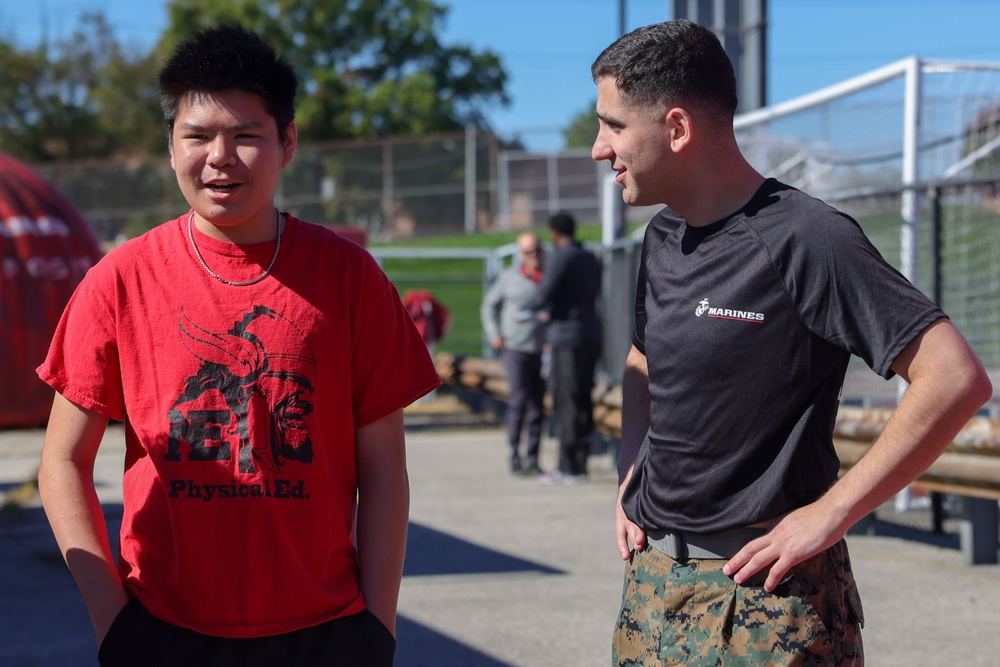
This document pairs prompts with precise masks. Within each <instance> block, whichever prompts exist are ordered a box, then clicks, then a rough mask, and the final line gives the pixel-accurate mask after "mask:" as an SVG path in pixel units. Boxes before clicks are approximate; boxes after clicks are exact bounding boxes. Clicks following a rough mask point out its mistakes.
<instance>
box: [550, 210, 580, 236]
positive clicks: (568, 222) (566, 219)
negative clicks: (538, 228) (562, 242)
mask: <svg viewBox="0 0 1000 667" xmlns="http://www.w3.org/2000/svg"><path fill="white" fill-rule="evenodd" d="M549 229H551V230H552V231H554V232H559V233H560V234H562V235H563V236H568V237H569V238H574V237H575V236H576V220H574V219H573V216H571V215H570V214H569V213H556V214H555V215H553V216H552V217H551V218H549Z"/></svg>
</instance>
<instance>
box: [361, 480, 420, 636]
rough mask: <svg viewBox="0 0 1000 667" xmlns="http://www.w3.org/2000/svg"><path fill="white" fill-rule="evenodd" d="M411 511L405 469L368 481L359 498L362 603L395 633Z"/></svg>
mask: <svg viewBox="0 0 1000 667" xmlns="http://www.w3.org/2000/svg"><path fill="white" fill-rule="evenodd" d="M409 511H410V493H409V482H408V480H407V477H406V473H405V471H404V472H403V474H402V475H401V476H399V477H396V478H394V479H391V480H390V479H386V480H385V481H384V483H378V484H374V485H370V486H369V487H368V488H367V489H365V491H364V492H363V493H362V494H361V495H360V496H359V499H358V559H359V561H360V568H361V593H362V595H364V598H365V604H366V605H367V606H368V609H369V610H371V612H372V613H373V614H375V616H377V617H378V619H379V620H380V621H382V623H383V624H384V625H385V626H386V627H387V628H389V630H390V631H391V632H392V633H393V635H395V634H396V606H397V604H398V601H399V587H400V582H401V581H402V577H403V560H404V557H405V555H406V531H407V523H408V518H409Z"/></svg>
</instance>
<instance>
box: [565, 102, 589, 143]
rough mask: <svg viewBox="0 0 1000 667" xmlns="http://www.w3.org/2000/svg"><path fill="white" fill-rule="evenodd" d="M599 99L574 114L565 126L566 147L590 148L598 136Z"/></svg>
mask: <svg viewBox="0 0 1000 667" xmlns="http://www.w3.org/2000/svg"><path fill="white" fill-rule="evenodd" d="M596 112H597V100H594V101H593V102H592V103H591V104H590V107H588V108H587V109H584V110H583V111H581V112H580V113H578V114H576V115H575V116H573V118H572V119H571V120H570V122H569V125H567V126H566V127H564V128H563V131H562V135H563V143H565V145H566V148H590V147H591V146H593V145H594V139H596V138H597V115H596Z"/></svg>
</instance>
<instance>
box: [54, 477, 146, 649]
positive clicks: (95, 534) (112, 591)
mask: <svg viewBox="0 0 1000 667" xmlns="http://www.w3.org/2000/svg"><path fill="white" fill-rule="evenodd" d="M38 486H39V491H40V493H41V496H42V502H43V506H44V508H45V513H46V516H47V517H48V520H49V524H50V525H51V527H52V532H53V534H54V535H55V538H56V543H57V544H58V545H59V550H60V551H61V552H62V556H63V559H64V560H65V561H66V565H67V566H68V568H69V570H70V573H71V574H72V575H73V579H74V581H76V585H77V587H79V589H80V593H81V595H82V596H83V599H84V602H85V603H86V605H87V611H88V612H89V614H90V620H91V622H92V623H93V625H94V631H95V633H96V635H97V638H98V641H100V640H101V639H103V637H104V634H106V632H107V630H108V628H110V627H111V622H112V620H114V617H115V615H117V613H118V611H119V610H120V609H121V608H122V607H123V606H124V605H125V603H126V602H127V601H128V597H127V596H126V594H125V588H124V586H123V585H122V582H121V578H120V577H119V575H118V570H117V568H116V566H115V562H114V557H113V556H112V553H111V545H110V543H109V541H108V534H107V527H106V524H105V521H104V514H103V512H102V510H101V503H100V500H99V499H98V497H97V493H96V492H95V491H94V487H93V483H92V482H91V483H89V484H88V483H87V482H86V481H85V480H84V478H83V476H82V475H81V474H80V473H79V471H78V470H77V469H76V467H75V466H73V464H71V463H66V462H48V463H46V464H45V465H43V466H42V467H41V468H40V470H39V474H38Z"/></svg>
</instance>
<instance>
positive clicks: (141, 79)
mask: <svg viewBox="0 0 1000 667" xmlns="http://www.w3.org/2000/svg"><path fill="white" fill-rule="evenodd" d="M0 71H2V72H3V73H4V74H3V76H2V77H0V148H3V149H4V150H6V151H7V152H9V153H11V154H13V155H16V156H18V157H20V158H22V159H24V160H27V161H29V162H45V161H49V160H56V159H76V158H86V157H103V156H109V155H115V154H119V153H122V152H129V153H135V152H137V151H145V150H163V148H162V147H163V146H165V143H164V141H163V138H162V132H161V131H159V130H157V131H156V134H157V135H158V136H156V137H155V143H154V137H152V136H150V134H151V133H152V132H153V128H158V127H160V126H162V122H161V121H159V120H158V117H159V111H158V101H157V98H156V88H155V86H156V79H155V62H154V61H153V60H152V59H150V58H149V57H148V56H143V55H136V54H132V53H128V52H127V51H126V50H124V49H123V48H122V46H121V45H120V44H119V43H118V42H117V41H116V40H115V38H114V35H113V32H112V30H111V28H110V27H109V26H108V24H107V21H106V20H105V18H104V15H103V14H101V13H89V14H85V15H84V16H83V17H82V18H81V20H80V25H79V27H78V28H77V29H76V30H75V31H74V33H73V34H72V35H71V36H69V37H67V38H66V39H63V40H59V41H57V42H55V43H54V44H53V45H51V46H50V45H49V44H48V43H47V42H43V43H42V44H40V45H39V46H37V47H35V48H32V49H26V50H21V49H18V48H16V47H15V46H14V45H13V44H12V43H11V42H10V41H6V40H0Z"/></svg>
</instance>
